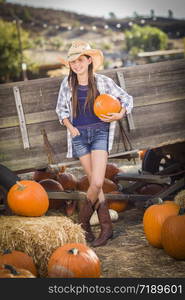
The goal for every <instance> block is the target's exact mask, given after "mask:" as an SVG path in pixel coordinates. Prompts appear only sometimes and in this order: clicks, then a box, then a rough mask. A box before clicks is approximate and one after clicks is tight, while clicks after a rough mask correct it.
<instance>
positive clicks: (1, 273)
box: [0, 264, 36, 278]
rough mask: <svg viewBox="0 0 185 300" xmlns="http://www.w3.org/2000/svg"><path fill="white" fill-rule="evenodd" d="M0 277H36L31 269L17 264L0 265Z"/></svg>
mask: <svg viewBox="0 0 185 300" xmlns="http://www.w3.org/2000/svg"><path fill="white" fill-rule="evenodd" d="M0 278H36V277H35V276H34V275H33V274H32V273H31V272H30V271H28V270H25V269H20V268H16V267H15V266H12V265H8V264H4V265H0Z"/></svg>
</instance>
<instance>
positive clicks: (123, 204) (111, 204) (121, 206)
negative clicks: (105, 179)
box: [108, 191, 128, 212]
mask: <svg viewBox="0 0 185 300" xmlns="http://www.w3.org/2000/svg"><path fill="white" fill-rule="evenodd" d="M110 194H122V193H121V192H119V191H114V192H110ZM127 206H128V200H116V199H114V200H108V208H109V209H113V210H115V211H117V212H122V211H124V210H125V209H126V208H127Z"/></svg>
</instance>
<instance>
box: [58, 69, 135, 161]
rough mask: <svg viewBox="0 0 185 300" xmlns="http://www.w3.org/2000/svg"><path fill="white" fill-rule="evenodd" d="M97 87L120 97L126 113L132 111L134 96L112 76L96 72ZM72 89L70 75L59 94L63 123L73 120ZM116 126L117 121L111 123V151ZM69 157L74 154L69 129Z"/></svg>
mask: <svg viewBox="0 0 185 300" xmlns="http://www.w3.org/2000/svg"><path fill="white" fill-rule="evenodd" d="M95 78H96V83H97V89H98V91H99V93H100V94H109V95H111V96H113V97H115V98H118V99H119V100H120V102H121V105H122V107H125V109H126V113H127V114H128V113H130V112H131V110H132V108H133V98H132V96H130V95H128V94H127V93H126V92H125V91H124V90H123V89H122V88H120V87H119V86H118V85H117V84H116V83H115V82H114V81H113V80H112V79H111V78H109V77H107V76H105V75H102V74H96V73H95ZM71 95H72V92H71V89H70V87H69V85H68V76H66V77H65V78H64V79H63V81H62V83H61V86H60V91H59V95H58V101H57V106H56V113H57V115H58V118H59V121H60V123H61V124H63V122H62V120H63V119H65V118H68V119H69V120H70V121H71V122H72V105H71ZM115 128H116V121H113V122H111V123H110V130H109V144H108V150H109V151H110V150H111V149H112V146H113V140H114V133H115ZM67 145H68V151H67V157H73V156H72V137H71V134H70V132H69V130H68V129H67Z"/></svg>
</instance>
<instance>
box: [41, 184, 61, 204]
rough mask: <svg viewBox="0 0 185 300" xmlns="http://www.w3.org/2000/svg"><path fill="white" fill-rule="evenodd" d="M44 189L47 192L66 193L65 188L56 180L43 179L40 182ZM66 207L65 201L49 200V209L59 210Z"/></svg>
mask: <svg viewBox="0 0 185 300" xmlns="http://www.w3.org/2000/svg"><path fill="white" fill-rule="evenodd" d="M39 183H40V184H41V185H42V186H43V188H44V189H45V190H46V191H47V192H62V191H64V189H63V186H62V185H61V184H60V183H59V182H58V181H56V180H54V179H43V180H41V181H39ZM64 206H65V201H62V200H60V199H49V208H48V209H59V208H62V207H64Z"/></svg>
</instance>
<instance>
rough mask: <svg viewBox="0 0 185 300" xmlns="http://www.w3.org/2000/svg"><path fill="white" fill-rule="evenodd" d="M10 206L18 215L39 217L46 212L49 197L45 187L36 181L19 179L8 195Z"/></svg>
mask: <svg viewBox="0 0 185 300" xmlns="http://www.w3.org/2000/svg"><path fill="white" fill-rule="evenodd" d="M7 201H8V206H9V207H10V209H11V210H12V211H13V212H14V213H15V214H17V215H20V216H25V217H26V216H27V217H39V216H42V215H44V214H45V213H46V211H47V210H48V207H49V198H48V194H47V192H46V191H45V189H44V188H43V187H42V185H41V184H39V183H38V182H36V181H33V180H21V181H17V183H16V184H14V185H13V186H12V187H11V188H10V190H9V191H8V195H7Z"/></svg>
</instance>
